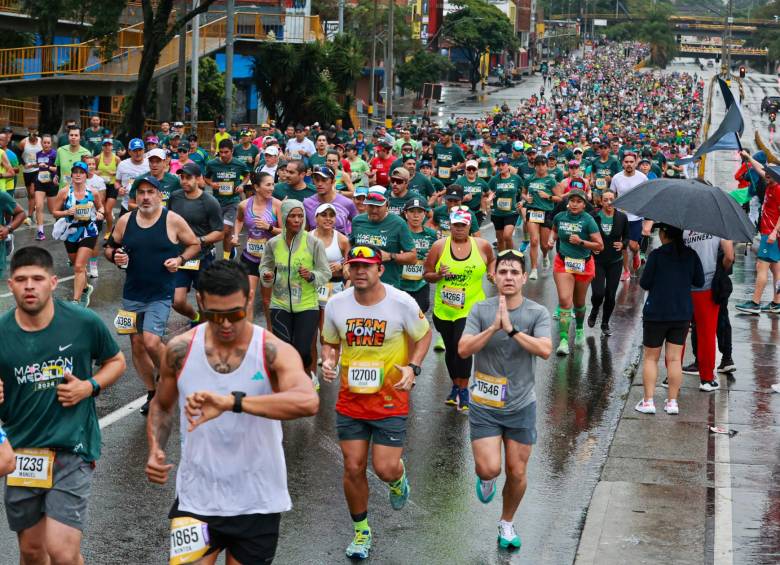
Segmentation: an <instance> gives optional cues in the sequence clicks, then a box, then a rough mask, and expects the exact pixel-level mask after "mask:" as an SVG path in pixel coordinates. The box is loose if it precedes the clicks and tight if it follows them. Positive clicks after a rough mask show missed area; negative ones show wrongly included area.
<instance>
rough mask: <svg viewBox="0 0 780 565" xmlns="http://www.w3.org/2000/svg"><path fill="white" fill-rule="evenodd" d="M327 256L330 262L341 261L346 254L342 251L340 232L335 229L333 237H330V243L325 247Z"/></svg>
mask: <svg viewBox="0 0 780 565" xmlns="http://www.w3.org/2000/svg"><path fill="white" fill-rule="evenodd" d="M325 256H326V257H327V258H328V263H340V262H341V261H342V259H344V256H343V255H342V253H341V247H339V237H338V232H337V231H336V230H333V237H332V238H331V239H330V245H328V246H327V247H326V248H325Z"/></svg>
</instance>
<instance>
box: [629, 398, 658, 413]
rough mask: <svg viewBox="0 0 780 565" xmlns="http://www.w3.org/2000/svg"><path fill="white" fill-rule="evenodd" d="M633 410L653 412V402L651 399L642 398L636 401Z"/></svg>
mask: <svg viewBox="0 0 780 565" xmlns="http://www.w3.org/2000/svg"><path fill="white" fill-rule="evenodd" d="M634 410H636V411H637V412H641V413H642V414H655V403H654V402H653V401H652V400H645V399H644V398H643V399H642V400H640V401H639V402H637V403H636V406H634Z"/></svg>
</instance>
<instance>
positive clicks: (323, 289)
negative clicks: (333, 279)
mask: <svg viewBox="0 0 780 565" xmlns="http://www.w3.org/2000/svg"><path fill="white" fill-rule="evenodd" d="M332 294H333V283H328V284H325V285H322V286H318V287H317V299H318V300H319V301H320V302H322V303H326V302H327V301H328V299H330V297H331V295H332Z"/></svg>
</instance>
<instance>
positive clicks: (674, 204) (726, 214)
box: [614, 179, 755, 242]
mask: <svg viewBox="0 0 780 565" xmlns="http://www.w3.org/2000/svg"><path fill="white" fill-rule="evenodd" d="M614 205H615V208H619V209H621V210H625V211H626V212H631V213H632V214H636V215H637V216H642V217H644V218H647V219H652V220H655V221H656V222H663V223H665V224H669V225H670V226H675V227H678V228H680V229H688V230H693V231H697V232H700V233H708V234H712V235H716V236H718V237H722V238H723V239H731V240H733V241H737V242H743V241H752V240H753V234H754V233H755V226H754V225H753V224H752V223H751V221H750V220H749V219H748V216H747V214H745V211H744V210H743V209H742V208H741V207H740V206H739V204H737V202H736V201H735V200H734V199H733V198H732V197H731V196H729V195H728V194H727V193H726V192H724V191H723V190H722V189H720V188H718V187H717V186H712V185H710V184H707V183H705V182H702V181H700V180H697V179H653V180H649V181H647V182H644V183H642V184H640V185H639V186H637V187H636V188H635V189H634V190H632V191H631V192H629V193H628V194H626V195H625V196H621V197H619V198H618V199H617V200H615V204H614Z"/></svg>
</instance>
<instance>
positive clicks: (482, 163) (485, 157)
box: [477, 149, 495, 182]
mask: <svg viewBox="0 0 780 565" xmlns="http://www.w3.org/2000/svg"><path fill="white" fill-rule="evenodd" d="M491 157H493V151H492V150H491V152H490V153H486V152H485V151H484V150H483V149H480V150H478V151H477V161H478V162H479V167H478V168H477V176H478V177H479V178H481V179H483V180H484V181H485V182H487V181H489V180H490V177H492V176H493V173H494V172H495V171H493V165H491V164H490V159H491Z"/></svg>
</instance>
